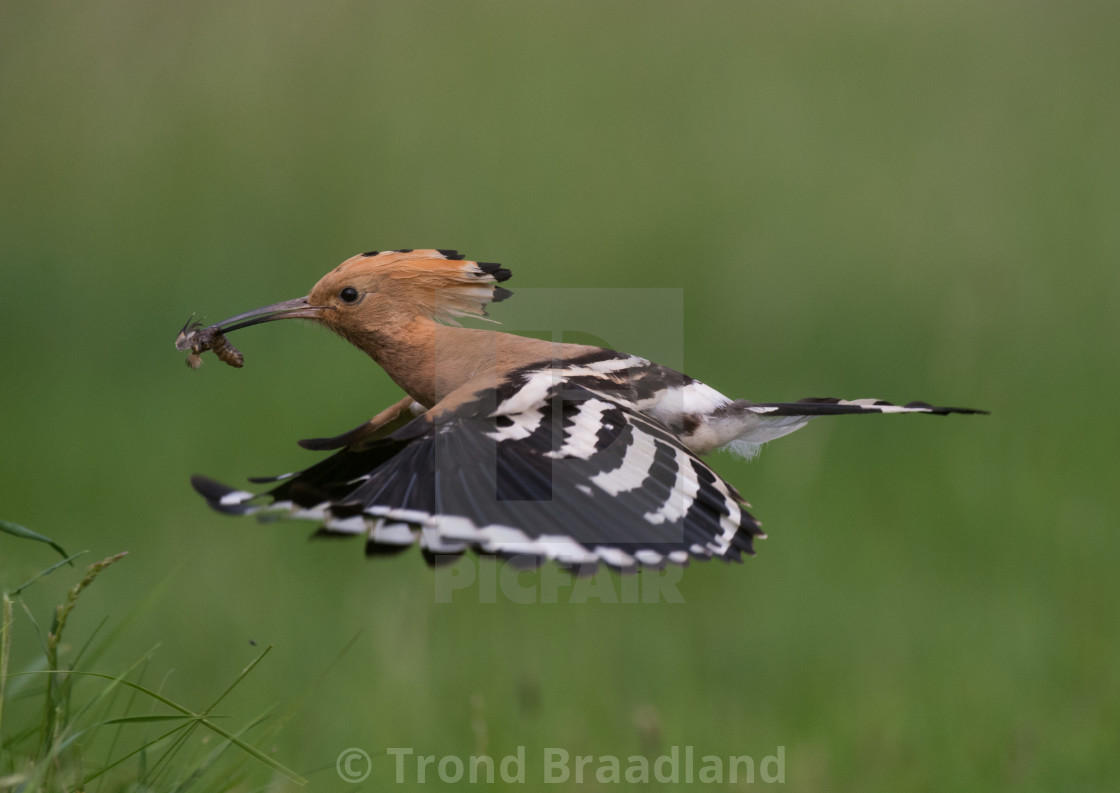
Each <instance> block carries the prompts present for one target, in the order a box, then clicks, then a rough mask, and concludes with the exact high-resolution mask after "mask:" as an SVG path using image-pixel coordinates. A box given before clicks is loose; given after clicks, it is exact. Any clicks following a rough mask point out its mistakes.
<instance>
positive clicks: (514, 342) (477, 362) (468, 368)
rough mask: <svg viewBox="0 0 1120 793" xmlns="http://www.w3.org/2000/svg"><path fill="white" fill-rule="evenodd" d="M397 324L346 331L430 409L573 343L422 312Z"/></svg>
mask: <svg viewBox="0 0 1120 793" xmlns="http://www.w3.org/2000/svg"><path fill="white" fill-rule="evenodd" d="M395 328H396V329H395V330H394V331H393V332H385V331H361V332H358V333H356V334H351V333H347V334H345V335H346V337H347V338H348V339H349V340H350V341H351V342H352V343H353V344H354V345H356V346H357V347H359V348H360V349H361V350H363V351H364V352H365V353H366V354H367V355H369V356H370V357H371V358H373V360H374V361H376V362H377V363H378V364H379V365H380V366H381V368H383V369H384V370H385V371H386V373H388V375H389V376H390V377H391V378H393V381H394V382H395V383H396V384H397V385H399V386H400V387H401V388H402V389H404V391H405V393H407V394H408V395H409V396H411V397H412V398H413V399H415V400H416V401H417V402H419V403H420V404H422V405H424V406H425V407H428V408H431V407H432V406H433V405H435V404H436V403H437V402H439V401H440V400H441V399H443V398H444V397H445V396H447V395H448V394H450V393H451V392H452V391H455V390H456V389H459V388H460V387H462V386H465V385H467V384H468V383H471V384H477V386H478V388H479V389H483V388H487V387H493V386H494V385H496V384H497V382H498V380H499V379H500V377H501V375H502V374H503V373H505V372H508V371H510V370H511V369H514V368H516V367H518V366H525V365H528V364H531V363H534V362H537V361H548V360H550V359H554V358H555V357H557V356H558V355H559V356H560V357H564V356H565V353H566V352H568V351H567V349H566V348H568V347H573V348H575V347H577V345H553V344H551V343H550V342H546V341H542V340H540V339H533V338H526V337H522V336H515V335H513V334H510V333H502V332H498V331H492V330H478V329H474V328H453V327H448V326H446V325H440V324H439V323H437V322H434V321H432V320H430V319H427V318H424V317H419V318H415V319H413V320H411V321H409V322H407V323H404V324H400V325H396V326H395ZM561 348H563V349H561ZM579 349H580V350H582V349H583V348H582V347H580V348H579Z"/></svg>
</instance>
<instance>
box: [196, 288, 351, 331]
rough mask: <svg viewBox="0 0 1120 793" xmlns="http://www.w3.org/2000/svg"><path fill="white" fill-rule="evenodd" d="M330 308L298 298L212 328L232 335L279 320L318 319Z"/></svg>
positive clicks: (247, 312)
mask: <svg viewBox="0 0 1120 793" xmlns="http://www.w3.org/2000/svg"><path fill="white" fill-rule="evenodd" d="M329 308H330V306H313V305H311V304H310V303H309V302H308V301H307V297H297V298H294V299H293V300H284V301H283V302H280V303H273V304H272V305H271V306H264V307H262V308H257V309H253V310H252V311H246V312H245V313H244V314H237V315H235V316H232V317H230V318H229V319H223V320H222V321H221V322H217V323H215V324H213V325H211V326H210V327H211V328H213V329H214V330H215V331H216V332H218V333H222V334H225V333H230V332H232V331H235V330H240V329H241V328H247V327H249V326H250V325H259V324H261V323H262V322H272V321H273V320H277V319H317V318H318V317H319V315H320V314H322V313H323V312H324V311H327V310H328V309H329Z"/></svg>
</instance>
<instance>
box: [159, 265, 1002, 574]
mask: <svg viewBox="0 0 1120 793" xmlns="http://www.w3.org/2000/svg"><path fill="white" fill-rule="evenodd" d="M509 277H510V271H509V270H507V269H505V268H504V267H501V266H500V265H498V264H494V263H488V262H474V261H469V260H467V259H466V258H465V257H464V256H462V255H460V254H458V253H457V252H455V251H450V250H396V251H381V252H379V251H371V252H369V253H364V254H361V255H358V256H354V257H352V258H350V259H347V260H346V261H344V262H343V263H342V264H340V265H339V266H338V267H336V268H335V269H333V270H332V271H331V272H329V273H327V274H326V275H325V276H324V277H323V278H322V279H321V280H320V281H319V282H318V283H317V284H315V286H314V287H313V288H312V290H311V292H310V293H309V294H308V295H307V296H306V297H300V298H296V299H294V300H287V301H284V302H281V303H275V304H273V305H270V306H266V307H264V308H260V309H257V310H255V311H249V312H246V313H244V314H238V315H237V316H234V317H230V318H229V319H227V320H224V321H222V322H219V323H217V324H215V325H211V326H209V327H207V328H203V327H201V325H200V323H194V324H191V323H190V322H188V324H187V326H186V327H184V328H183V331H182V332H181V333H180V334H179V338H178V340H177V342H176V346H177V348H178V349H180V350H183V351H186V350H188V349H190V350H191V358H190V359H189V360H188V363H190V364H191V365H192V367H197V366H198V363H199V355H200V354H201V353H202V352H205V351H207V350H213V351H214V352H215V353H216V354H218V355H219V357H220V358H221V359H222V360H224V361H226V362H227V363H229V364H230V365H232V366H240V365H241V363H242V356H241V354H240V352H239V351H237V350H236V348H234V347H233V346H232V345H231V344H230V343H229V341H228V340H227V339H226V338H225V334H227V333H229V332H232V331H234V330H238V329H240V328H245V327H248V326H251V325H256V324H259V323H262V322H272V321H274V320H280V319H305V320H310V321H312V322H316V323H319V324H320V325H323V326H325V327H327V328H329V329H330V330H332V331H334V332H335V333H337V334H338V335H339V336H341V337H342V338H344V339H346V340H347V341H349V342H350V343H351V344H353V345H354V346H356V347H358V348H359V349H360V350H362V351H363V352H365V353H366V354H367V355H369V356H370V357H371V358H372V359H373V360H374V361H376V362H377V363H378V364H379V365H380V366H381V367H382V368H383V369H384V370H385V371H386V372H387V373H388V374H389V376H390V377H391V378H392V379H393V381H394V382H395V383H396V384H397V385H398V386H400V388H401V389H402V390H403V391H404V393H405V394H406V396H405V397H404V398H402V399H401V400H400V401H399V402H397V403H396V404H394V405H391V406H390V407H388V408H386V409H385V410H382V411H381V412H380V413H378V414H377V415H375V416H374V417H373V418H371V419H370V420H369V421H367V422H365V423H363V424H361V425H360V426H358V427H356V428H354V429H352V430H350V431H349V432H345V433H343V434H341V435H338V436H337V437H333V438H318V439H312V440H304V441H300V445H301V446H303V447H304V448H307V449H311V450H316V451H322V450H335V453H334V454H333V455H332V456H330V457H327V458H326V459H324V460H322V461H320V462H318V463H317V464H315V465H312V466H311V467H309V468H307V469H305V470H303V471H299V472H296V473H289V474H283V475H281V476H276V477H268V478H256V479H251V480H250V481H251V482H254V483H257V484H267V485H269V486H270V487H269V489H267V490H266V491H265V492H263V493H253V492H249V491H247V490H242V489H236V488H231V487H228V486H226V485H223V484H221V483H219V482H216V481H214V480H212V479H209V478H207V477H204V476H194V477H192V479H191V482H192V484H193V486H194V488H195V489H196V490H197V491H198V492H199V493H200V494H201V495H202V496H203V497H205V498H206V500H207V502H208V503H209V504H210V506H211V507H213V508H214V509H216V510H218V511H220V512H223V513H227V514H233V515H247V514H252V513H258V514H260V515H261V516H264V515H269V514H276V513H280V514H286V515H289V516H291V517H295V518H303V519H310V520H314V521H317V522H319V523H320V528H319V530H318V532H317V533H319V534H324V535H358V536H361V537H364V538H365V542H366V552H367V553H368V554H370V555H376V554H385V553H395V552H398V551H402V550H404V549H406V548H408V547H410V546H412V545H414V544H417V543H418V544H419V545H420V548H421V550H422V553H423V555H424V558H425V559H426V560H427V561H428V562H429V563H430V564H437V563H442V562H447V561H452V560H454V559H456V558H458V557H459V556H460V555H462V554H463V553H464V552H465V551H467V550H468V549H470V550H473V551H475V552H477V553H479V554H484V555H491V556H497V557H502V558H506V559H510V560H513V561H517V562H520V563H540V562H542V561H544V560H546V559H551V560H554V561H555V562H556V563H558V564H559V565H561V566H563V567H565V568H568V569H570V570H572V571H574V572H579V573H586V572H590V571H593V570H595V569H596V568H597V567H598V566H599V565H600V564H601V563H604V564H606V565H608V566H610V567H612V568H616V569H619V570H622V571H633V570H636V569H639V568H642V567H663V566H664V565H666V564H667V563H673V564H680V565H684V564H687V563H688V562H689V561H690V560H692V559H700V560H707V559H712V558H718V559H723V560H725V561H742V555H743V554H744V553H745V554H753V553H754V548H753V542H754V539H755V538H756V537H763V536H765V535H764V534H763V533H762V530H761V528H760V524H759V522H758V521H757V520H755V519H754V517H752V516H751V514H750V513H749V512H747V507H748V506H749V505H748V504H747V503H746V502H745V501H744V500H743V497H742V496H740V495H739V492H738V491H737V490H736V489H735V488H734V487H733V486H732V485H731V484H730V483H728V482H727V481H725V480H724V479H723V478H721V477H720V476H719V475H718V474H716V473H715V471H713V470H712V469H711V468H710V467H709V466H708V465H707V463H705V462H704V461H703V459H702V457H703V455H706V454H708V453H709V452H713V451H716V450H728V451H731V452H734V453H737V454H739V455H742V456H744V457H748V458H749V457H752V456H754V455H755V454H756V453H757V452H758V450H759V448H760V447H761V445H762V444H764V443H767V442H768V441H772V440H774V439H776V438H780V437H782V436H783V435H788V434H789V433H791V432H793V431H794V430H797V429H800V428H801V427H803V426H805V424H807V423H808V422H809V421H811V420H812V419H814V418H816V417H818V416H836V415H845V414H865V413H930V414H936V415H945V414H948V413H983V412H985V411H980V410H972V409H969V408H955V407H935V406H933V405H929V404H926V403H924V402H911V403H909V404H906V405H895V404H891V403H889V402H883V401H881V400H875V399H857V400H843V399H803V400H801V401H799V402H763V403H758V402H749V401H746V400H742V399H737V400H733V399H730V398H728V397H726V396H724V395H723V394H721V393H719V392H718V391H716V390H715V389H714V388H712V387H710V386H708V385H705V384H704V383H702V382H700V381H699V380H695V379H693V378H692V377H689V376H688V375H686V374H682V373H680V372H677V371H674V370H672V369H669V368H666V367H664V366H660V365H658V364H656V363H653V362H652V361H648V360H646V359H644V358H640V357H638V356H636V355H628V354H626V353H622V352H616V351H614V350H609V349H605V348H601V347H593V346H587V345H582V344H562V343H555V342H550V341H545V340H542V339H534V338H527V337H522V336H517V335H514V334H510V333H503V332H499V331H493V330H480V329H474V328H464V327H461V326H460V325H459V323H458V321H457V318H459V317H463V316H476V317H485V316H486V306H487V304H489V303H495V302H498V301H501V300H505V299H506V298H508V297H509V296H510V295H511V294H512V293H511V292H510V291H509V290H507V289H505V288H504V287H502V286H500V284H501V283H502V282H504V281H506V280H507V279H508V278H509Z"/></svg>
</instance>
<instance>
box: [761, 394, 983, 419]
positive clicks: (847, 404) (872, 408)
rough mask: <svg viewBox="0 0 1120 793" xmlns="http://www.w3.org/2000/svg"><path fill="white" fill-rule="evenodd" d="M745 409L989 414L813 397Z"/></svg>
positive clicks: (768, 413) (806, 413)
mask: <svg viewBox="0 0 1120 793" xmlns="http://www.w3.org/2000/svg"><path fill="white" fill-rule="evenodd" d="M739 404H742V403H739ZM743 406H744V407H745V409H747V410H749V411H751V412H752V413H757V414H759V415H760V416H843V415H855V414H860V413H932V414H934V415H937V416H947V415H948V414H950V413H983V414H986V413H987V412H988V411H986V410H976V409H975V408H950V407H938V406H937V405H931V404H929V403H928V402H908V403H907V404H905V405H895V404H893V403H891V402H885V401H883V400H882V399H836V398H834V397H809V398H808V399H799V400H798V401H796V402H751V403H746V404H745V405H743Z"/></svg>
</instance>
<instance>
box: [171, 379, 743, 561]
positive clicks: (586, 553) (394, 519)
mask: <svg viewBox="0 0 1120 793" xmlns="http://www.w3.org/2000/svg"><path fill="white" fill-rule="evenodd" d="M508 393H509V392H506V394H508ZM518 402H525V404H524V405H519V404H518ZM511 405H513V406H515V407H516V409H515V410H511V409H510V406H511ZM277 481H278V482H279V483H278V484H277V485H276V487H274V488H273V489H272V490H271V491H269V492H268V493H266V494H263V496H257V495H255V494H253V493H249V492H247V491H241V490H233V489H230V488H228V487H225V486H224V485H220V484H218V483H217V482H214V481H212V480H209V479H206V478H204V477H195V478H194V479H193V480H192V482H193V483H194V485H195V488H196V489H197V490H199V492H201V493H202V494H203V495H204V496H205V497H206V498H207V500H208V501H209V503H210V505H211V506H212V507H214V508H215V509H218V510H220V511H222V512H227V513H233V514H248V513H252V512H261V513H269V512H271V513H275V512H277V511H280V512H286V513H288V514H290V515H292V516H294V517H299V518H309V519H313V520H317V521H321V522H322V529H321V531H323V532H326V533H330V534H358V535H363V536H365V537H366V538H367V552H369V553H384V552H391V551H395V550H401V549H403V548H405V547H408V546H409V545H412V544H413V543H415V542H417V541H419V544H420V545H421V547H422V549H423V550H424V553H425V557H426V558H427V559H428V560H429V561H430V562H435V561H441V560H445V559H450V558H454V557H456V556H457V555H459V554H461V553H462V552H463V551H465V550H466V549H468V548H471V549H474V550H476V551H478V552H480V553H483V554H493V555H499V556H503V557H517V558H519V559H520V560H525V559H526V558H528V559H530V560H538V561H539V560H543V559H554V560H556V561H558V562H559V563H560V564H562V565H565V566H569V567H572V568H574V569H579V570H581V571H586V570H590V569H594V568H595V567H596V566H597V565H598V563H599V562H600V561H602V562H606V563H607V564H608V565H610V566H612V567H615V568H618V569H622V570H632V569H635V568H637V567H639V566H654V567H656V566H662V565H664V564H665V563H666V562H673V563H677V564H686V563H687V562H688V561H689V559H690V558H693V557H696V558H702V559H708V558H712V557H718V558H721V559H725V560H734V561H739V560H741V555H742V553H744V552H745V553H748V554H751V553H753V549H752V540H753V538H754V537H756V536H762V532H761V530H760V528H759V524H758V522H757V521H755V519H754V518H753V517H752V516H751V515H750V514H749V513H748V512H747V511H746V510H745V508H744V507H745V506H746V504H745V502H744V501H743V500H742V497H741V496H740V495H739V494H738V493H737V492H736V491H735V489H734V488H733V487H732V486H731V485H730V484H728V483H727V482H725V481H724V480H722V479H721V478H720V477H719V476H718V475H717V474H716V473H715V472H714V471H712V469H711V468H710V467H708V465H707V464H705V463H704V462H703V461H702V460H701V459H700V458H699V457H697V456H696V455H695V454H693V453H692V452H690V451H689V450H688V449H687V448H685V447H684V446H683V445H682V444H681V443H680V441H679V440H677V438H676V436H675V435H673V434H672V433H671V432H670V431H669V430H668V429H666V428H665V427H664V426H663V425H662V424H660V423H659V422H657V421H655V420H653V419H651V418H649V417H648V416H646V415H643V414H641V413H639V412H637V411H635V410H633V409H632V408H630V407H629V406H627V405H626V403H625V402H623V401H615V400H612V399H611V398H609V396H604V395H603V394H602V393H597V392H595V391H592V390H589V389H586V388H584V387H582V386H580V385H573V384H572V383H570V382H565V381H561V382H559V383H557V384H555V385H553V386H552V387H550V388H548V389H547V390H545V391H543V392H542V393H541V395H540V397H539V398H537V399H532V398H528V399H524V398H520V397H517V398H513V399H510V398H507V399H504V400H503V399H500V395H499V393H498V392H494V391H492V392H488V393H486V394H483V395H482V396H480V398H479V399H478V400H477V401H476V402H472V403H471V404H469V405H467V406H464V407H463V408H462V409H460V410H457V411H456V412H455V413H454V414H452V415H449V416H445V417H444V418H443V419H442V420H439V421H432V420H431V419H430V418H429V417H427V416H421V417H419V418H417V419H415V420H413V421H412V422H410V423H409V424H407V425H406V426H405V427H403V428H401V429H400V430H398V431H396V432H394V433H393V434H391V435H390V436H388V437H386V438H383V439H380V440H377V441H374V442H372V443H370V444H368V445H366V446H364V447H360V448H347V449H344V450H342V451H340V452H338V453H336V454H334V455H333V456H332V457H329V458H327V459H325V460H323V461H322V462H320V463H318V464H317V465H314V466H312V467H311V468H308V469H307V470H305V471H303V472H301V473H298V474H292V475H288V476H287V477H284V478H279V479H278V480H277ZM262 499H271V503H265V504H262V503H261V501H262Z"/></svg>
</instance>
